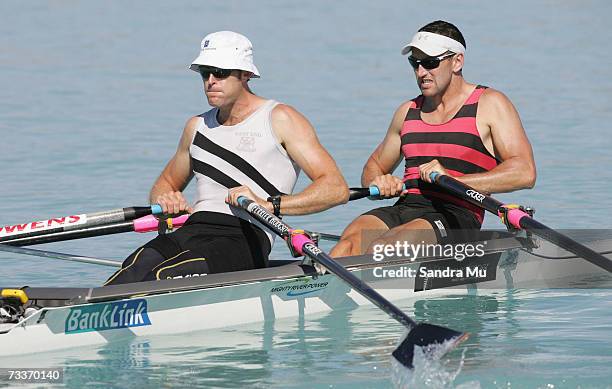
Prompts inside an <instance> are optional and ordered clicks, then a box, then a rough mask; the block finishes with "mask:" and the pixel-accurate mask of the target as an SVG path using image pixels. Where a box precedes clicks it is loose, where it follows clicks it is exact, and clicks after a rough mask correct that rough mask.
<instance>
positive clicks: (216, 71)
mask: <svg viewBox="0 0 612 389" xmlns="http://www.w3.org/2000/svg"><path fill="white" fill-rule="evenodd" d="M233 71H234V69H221V68H208V67H204V66H200V75H201V76H202V79H203V80H204V81H207V80H208V79H209V78H210V75H211V74H212V75H213V76H214V77H215V78H216V79H218V80H222V79H224V78H228V77H229V76H230V74H232V72H233Z"/></svg>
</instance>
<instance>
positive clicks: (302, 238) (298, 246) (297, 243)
mask: <svg viewBox="0 0 612 389" xmlns="http://www.w3.org/2000/svg"><path fill="white" fill-rule="evenodd" d="M289 239H291V246H293V248H294V249H295V251H297V252H298V253H300V255H304V252H303V251H302V247H304V245H305V244H306V243H313V242H312V240H311V239H310V238H309V237H307V236H306V235H305V234H299V235H291V236H290V237H289Z"/></svg>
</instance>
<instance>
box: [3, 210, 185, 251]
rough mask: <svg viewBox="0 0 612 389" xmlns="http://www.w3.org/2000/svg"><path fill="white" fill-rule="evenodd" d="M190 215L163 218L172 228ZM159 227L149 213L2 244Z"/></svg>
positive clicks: (30, 243)
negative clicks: (134, 217)
mask: <svg viewBox="0 0 612 389" xmlns="http://www.w3.org/2000/svg"><path fill="white" fill-rule="evenodd" d="M188 217H189V215H181V216H177V217H172V218H167V219H163V220H164V223H166V225H167V226H168V227H169V228H170V229H172V228H176V227H180V226H182V225H183V223H185V221H186V220H187V218H188ZM158 227H159V220H158V219H157V218H156V217H155V216H153V215H147V216H143V217H141V218H138V219H136V220H132V221H123V222H119V223H111V224H107V225H99V226H92V227H85V228H79V229H71V230H67V231H59V232H47V233H46V234H44V235H38V236H32V237H20V238H14V239H9V240H5V241H4V242H2V244H6V245H11V246H30V245H35V244H42V243H51V242H61V241H64V240H71V239H80V238H89V237H92V236H102V235H110V234H118V233H121V232H132V231H134V232H151V231H157V230H158Z"/></svg>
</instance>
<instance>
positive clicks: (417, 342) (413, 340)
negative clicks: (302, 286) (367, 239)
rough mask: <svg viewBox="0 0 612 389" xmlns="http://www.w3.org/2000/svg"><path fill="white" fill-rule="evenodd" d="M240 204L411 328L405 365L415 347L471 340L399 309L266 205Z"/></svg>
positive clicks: (399, 353)
mask: <svg viewBox="0 0 612 389" xmlns="http://www.w3.org/2000/svg"><path fill="white" fill-rule="evenodd" d="M238 203H239V204H240V206H241V207H242V208H243V209H245V210H246V211H247V212H248V213H249V214H250V215H251V216H253V217H254V218H255V219H257V220H258V221H259V222H260V223H262V224H263V225H265V226H266V227H267V228H269V229H270V230H271V231H272V232H274V233H275V234H277V235H278V236H280V237H281V238H283V239H285V240H289V242H290V243H291V245H292V246H293V247H294V250H295V251H296V252H298V253H301V254H303V255H306V256H308V257H309V258H311V259H312V260H313V261H316V262H318V263H320V264H321V265H322V266H323V267H325V268H326V269H327V270H329V271H330V272H331V273H333V274H335V275H336V276H337V277H338V278H340V279H341V280H343V281H344V282H346V283H347V284H348V285H350V286H351V287H352V288H353V289H354V290H355V291H356V292H358V293H359V294H361V295H362V296H363V297H365V298H366V299H368V300H369V301H370V302H371V303H372V304H374V305H376V306H377V307H378V308H380V309H381V310H383V311H384V312H385V313H387V314H388V315H389V316H390V317H392V318H393V319H395V320H397V321H398V322H399V323H401V324H403V325H404V326H405V327H407V328H408V329H409V332H408V336H407V337H406V339H404V341H402V343H401V344H400V345H399V347H398V348H397V349H395V351H393V356H394V357H395V358H396V359H397V360H398V361H399V362H400V363H402V364H403V365H404V366H406V367H408V368H412V360H413V357H414V347H415V346H421V347H422V346H431V345H433V344H442V343H446V342H449V341H450V342H449V343H450V344H449V343H446V347H447V350H449V349H451V348H452V347H454V346H456V345H457V344H459V343H460V342H462V341H463V340H465V339H467V337H468V335H467V334H466V333H462V332H458V331H455V330H452V329H450V328H445V327H440V326H436V325H433V324H427V323H416V322H415V321H414V320H412V319H411V318H410V317H409V316H408V315H406V314H405V313H404V312H402V311H401V310H400V309H399V308H397V307H396V306H395V305H393V304H392V303H391V302H389V301H388V300H387V299H385V298H384V297H383V296H381V295H380V294H379V293H378V292H376V291H375V290H374V289H373V288H372V287H371V286H369V285H368V284H366V283H365V282H364V281H363V280H361V279H359V278H357V277H356V276H355V275H354V274H353V273H351V272H350V271H348V270H346V269H345V268H344V267H343V266H342V265H340V264H338V263H337V262H336V261H334V260H333V259H332V258H331V257H330V256H329V255H327V254H326V253H325V252H323V251H322V250H321V249H320V248H319V247H317V245H316V244H315V243H314V242H313V241H312V240H311V239H310V238H309V237H308V236H307V235H306V234H304V233H299V232H298V231H300V230H294V229H292V228H291V227H289V225H287V224H285V222H283V221H282V220H280V219H279V218H277V217H276V216H274V215H272V214H271V213H269V212H268V211H267V210H266V209H265V208H263V207H262V206H260V205H258V204H257V203H255V202H254V201H252V200H249V199H248V198H246V197H244V196H240V197H239V198H238Z"/></svg>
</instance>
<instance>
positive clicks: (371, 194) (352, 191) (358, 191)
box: [349, 185, 406, 201]
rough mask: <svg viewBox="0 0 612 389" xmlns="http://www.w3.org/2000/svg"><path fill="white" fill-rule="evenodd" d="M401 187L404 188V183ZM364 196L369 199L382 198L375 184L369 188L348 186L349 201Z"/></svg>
mask: <svg viewBox="0 0 612 389" xmlns="http://www.w3.org/2000/svg"><path fill="white" fill-rule="evenodd" d="M403 188H404V190H405V189H406V186H405V185H404V187H403ZM364 197H368V198H369V199H370V200H382V197H380V191H379V189H378V187H377V186H370V187H369V188H349V201H352V200H359V199H362V198H364Z"/></svg>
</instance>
